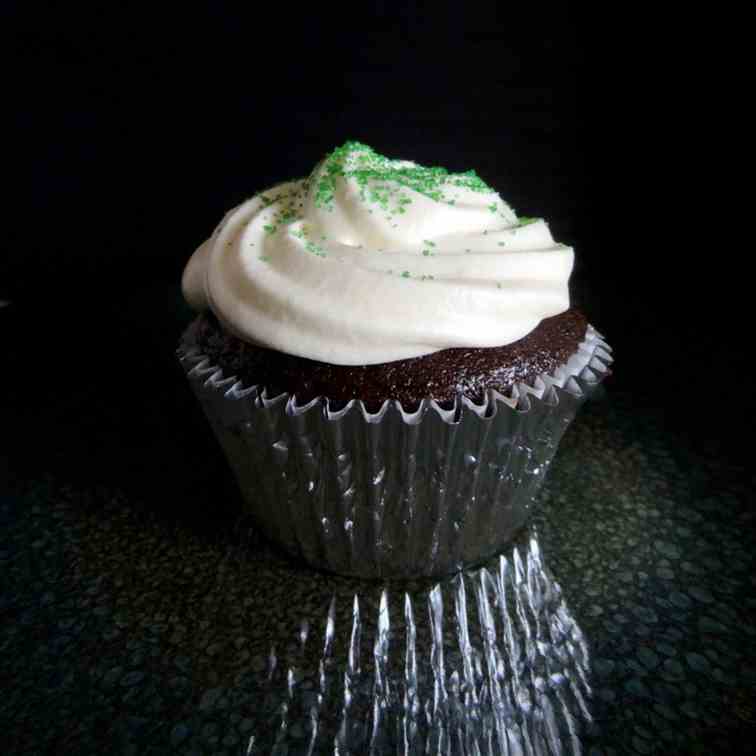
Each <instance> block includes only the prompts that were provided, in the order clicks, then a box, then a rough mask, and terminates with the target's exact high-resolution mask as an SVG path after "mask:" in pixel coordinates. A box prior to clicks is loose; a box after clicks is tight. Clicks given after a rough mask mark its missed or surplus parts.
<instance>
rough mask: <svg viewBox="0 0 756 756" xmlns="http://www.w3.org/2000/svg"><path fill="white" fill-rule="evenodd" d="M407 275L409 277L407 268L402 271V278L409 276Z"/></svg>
mask: <svg viewBox="0 0 756 756" xmlns="http://www.w3.org/2000/svg"><path fill="white" fill-rule="evenodd" d="M409 277H410V274H409V271H408V270H405V271H404V272H403V273H402V278H409Z"/></svg>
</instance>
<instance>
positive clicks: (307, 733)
mask: <svg viewBox="0 0 756 756" xmlns="http://www.w3.org/2000/svg"><path fill="white" fill-rule="evenodd" d="M378 594H379V595H378ZM591 676H592V675H591V659H590V654H589V650H588V646H587V643H586V640H585V637H584V634H583V632H582V630H581V628H580V626H579V625H578V623H577V622H576V620H575V618H574V617H573V615H572V613H571V612H570V609H569V607H568V605H567V603H566V601H565V599H564V596H563V594H562V590H561V587H560V585H559V583H558V582H557V581H556V580H555V579H554V577H553V576H552V575H551V573H550V572H549V571H548V569H547V568H546V567H545V566H544V564H543V561H542V558H541V551H540V547H539V544H538V539H537V534H535V532H534V533H533V534H531V537H530V538H529V541H528V542H525V543H523V544H520V546H518V547H514V548H512V549H510V550H509V551H508V553H507V555H506V556H501V557H499V559H498V560H495V561H494V562H493V563H491V564H488V565H487V566H486V567H483V568H480V569H477V570H475V571H472V572H468V573H464V572H463V573H459V574H458V575H456V576H455V577H454V578H452V579H451V580H447V581H444V582H443V583H436V584H435V585H434V586H432V587H431V588H430V589H429V590H427V591H423V592H422V593H417V592H414V593H413V592H407V591H404V590H393V589H392V588H385V587H378V586H376V588H375V590H373V591H369V590H366V591H365V592H361V593H360V594H358V595H351V594H347V593H346V591H342V593H341V594H340V595H338V596H336V595H334V597H333V598H332V600H331V602H330V604H329V605H328V606H327V607H325V606H324V607H323V612H322V614H321V615H319V616H314V617H308V618H307V619H303V620H302V622H301V624H300V625H299V627H292V628H290V632H289V633H288V634H286V635H285V636H284V637H281V638H279V639H277V642H276V644H275V645H274V646H273V647H272V648H271V650H270V653H269V654H268V663H267V669H265V670H264V671H263V670H262V669H260V670H259V672H257V673H255V674H254V675H253V674H248V675H244V676H243V677H242V679H240V680H239V690H238V691H237V695H238V696H239V698H240V699H246V700H248V701H249V702H250V713H249V717H250V730H249V735H248V740H247V742H246V743H245V744H244V749H245V753H247V754H250V755H251V754H261V755H262V754H274V753H275V754H284V753H286V754H289V755H290V756H294V754H303V755H304V754H308V756H312V755H313V754H342V755H343V756H346V755H347V754H352V755H354V756H358V755H359V756H362V755H363V754H376V755H378V754H384V755H385V756H388V755H389V754H396V755H397V756H398V755H399V754H402V755H403V756H410V755H412V754H417V755H418V756H419V755H420V754H445V755H447V756H473V755H481V754H492V755H493V754H501V755H506V756H579V755H580V754H582V753H584V749H583V746H582V740H583V737H584V736H585V735H586V734H587V733H589V732H591V730H592V729H593V727H594V722H593V715H592V711H591V710H592V705H591V703H592V701H591V699H592V696H593V690H592V685H591Z"/></svg>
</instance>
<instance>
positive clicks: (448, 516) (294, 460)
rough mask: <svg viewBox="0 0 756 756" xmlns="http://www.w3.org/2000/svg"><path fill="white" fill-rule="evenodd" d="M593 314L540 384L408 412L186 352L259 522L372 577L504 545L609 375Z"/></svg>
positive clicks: (335, 566)
mask: <svg viewBox="0 0 756 756" xmlns="http://www.w3.org/2000/svg"><path fill="white" fill-rule="evenodd" d="M610 352H611V350H610V348H609V346H608V345H607V344H606V342H605V341H604V340H603V337H602V336H601V335H600V334H599V333H597V332H596V331H595V330H594V329H593V328H592V327H591V326H588V329H587V331H586V336H585V339H584V341H583V342H582V343H581V344H580V346H579V348H578V350H577V351H576V352H575V353H574V354H573V355H572V356H571V357H570V359H569V360H568V361H567V362H566V363H565V364H564V365H562V366H560V367H559V368H557V370H555V371H554V373H553V374H551V375H542V376H540V377H539V378H537V379H536V380H535V381H534V382H533V385H532V386H528V385H525V384H518V385H516V386H515V387H514V388H513V390H512V391H511V393H510V394H509V395H508V396H504V395H502V394H500V393H498V392H496V391H491V392H489V393H488V394H487V395H486V397H485V399H484V401H483V403H482V404H475V403H473V402H471V401H469V400H468V399H467V398H465V397H460V398H458V399H457V400H456V401H455V402H454V406H453V407H451V408H449V409H446V408H444V407H442V406H440V405H439V404H438V403H437V402H435V401H433V400H426V401H423V402H422V403H421V404H420V406H419V407H418V408H417V409H416V410H415V411H412V412H407V411H405V410H404V408H403V407H402V406H401V404H400V403H399V402H397V401H389V400H387V401H385V402H384V404H383V406H382V407H381V408H380V410H379V411H378V412H376V413H370V412H368V410H367V409H366V407H365V405H364V404H363V403H362V402H361V401H356V400H353V401H350V402H348V403H347V404H346V406H341V405H339V408H338V409H335V408H334V405H333V404H332V402H331V401H330V400H329V399H328V398H325V397H319V398H316V399H313V400H312V401H310V402H308V403H306V404H299V403H298V402H297V398H296V396H293V395H289V394H288V393H283V394H278V395H276V396H271V395H269V394H268V392H267V389H266V388H265V387H264V386H256V385H252V386H245V385H243V384H242V383H241V382H240V381H238V380H237V378H236V377H235V376H224V374H223V371H222V370H221V369H220V368H219V367H218V366H217V365H213V364H211V362H210V360H209V359H208V358H207V357H206V356H205V355H203V354H202V353H201V352H200V350H199V349H198V348H197V345H196V342H195V325H194V324H192V325H191V326H190V327H189V328H188V329H187V331H186V332H185V334H184V336H183V339H182V342H181V345H180V347H179V349H178V357H179V360H180V363H181V365H182V366H183V368H184V370H185V372H186V375H187V377H188V379H189V382H190V384H191V386H192V389H193V390H194V393H195V394H196V396H197V398H198V399H199V401H200V403H201V405H202V408H203V410H204V412H205V415H206V416H207V419H208V421H209V422H210V425H211V426H212V428H213V430H214V432H215V435H216V436H217V438H218V441H219V442H220V444H221V446H222V447H223V450H224V452H225V454H226V457H227V459H228V462H229V464H230V466H231V469H232V470H233V472H234V475H235V476H236V479H237V481H238V483H239V486H240V488H241V492H242V495H243V498H244V501H245V505H246V507H247V509H248V512H249V514H250V515H251V516H252V518H253V520H254V521H255V523H256V524H257V525H258V527H259V528H260V529H261V530H262V532H263V533H264V534H265V535H266V536H267V537H268V538H269V539H270V540H271V541H273V542H275V543H277V544H278V545H280V546H282V547H283V548H284V549H285V550H286V551H288V552H289V553H290V554H292V555H294V556H296V557H300V558H302V559H304V560H305V561H306V562H308V563H309V564H311V565H313V566H314V567H318V568H321V569H325V570H328V571H331V572H336V573H340V574H348V575H357V576H360V577H366V578H391V577H397V578H399V577H402V578H408V577H420V576H438V575H443V574H449V573H451V572H455V571H457V570H459V569H462V568H465V567H470V566H473V565H475V564H478V563H480V562H482V561H484V560H485V559H487V558H489V557H491V556H493V555H494V554H496V553H497V552H499V551H500V550H501V549H502V548H503V547H504V546H505V545H506V544H507V543H508V542H509V541H510V540H511V539H512V537H513V536H514V534H515V533H516V532H517V531H518V530H519V529H520V528H521V527H522V526H523V525H524V524H525V522H526V521H527V519H528V515H529V513H530V511H531V509H532V507H533V504H534V502H535V498H536V495H537V493H538V490H539V488H540V485H541V483H542V482H543V479H544V475H545V474H546V471H547V469H548V467H549V465H550V463H551V460H552V458H553V456H554V453H555V452H556V449H557V446H558V444H559V441H560V439H561V437H562V435H563V433H564V431H565V430H566V429H567V426H568V425H569V423H570V422H571V421H572V419H573V418H574V416H575V413H576V411H577V409H578V407H579V406H580V404H581V403H582V401H583V400H584V399H585V398H586V397H587V396H589V395H590V393H591V392H592V391H593V390H594V389H595V388H596V387H597V386H598V385H599V383H600V382H601V381H602V379H603V378H604V377H606V375H607V374H608V372H609V371H608V368H607V365H608V364H609V363H611V361H612V360H611V355H610Z"/></svg>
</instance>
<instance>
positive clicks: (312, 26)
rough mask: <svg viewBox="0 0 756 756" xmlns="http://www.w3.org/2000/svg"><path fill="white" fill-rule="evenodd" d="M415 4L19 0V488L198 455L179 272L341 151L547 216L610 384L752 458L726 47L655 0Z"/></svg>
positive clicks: (11, 117)
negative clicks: (721, 110) (722, 248)
mask: <svg viewBox="0 0 756 756" xmlns="http://www.w3.org/2000/svg"><path fill="white" fill-rule="evenodd" d="M588 5H591V4H588ZM410 6H411V7H409V8H408V7H405V5H404V4H399V3H383V4H371V5H369V6H365V5H363V4H357V5H355V6H353V7H350V8H348V9H345V10H335V9H332V8H329V7H321V6H317V7H312V6H306V7H307V8H309V9H308V10H303V9H302V8H300V7H299V6H297V5H291V4H290V5H281V7H280V8H276V7H274V6H273V7H271V6H266V8H265V10H264V11H261V10H259V9H258V8H256V7H254V6H251V5H249V4H247V5H245V6H237V5H232V4H205V5H203V6H199V8H194V9H190V7H189V6H188V5H184V6H183V7H181V8H176V9H174V10H170V11H169V10H162V11H161V10H158V8H157V7H154V8H147V7H144V6H143V7H141V8H140V9H139V10H122V9H121V10H114V9H113V8H110V7H108V6H107V4H105V5H103V6H102V7H100V8H94V7H92V8H87V7H85V6H82V5H77V6H76V7H75V8H74V7H71V6H70V5H63V4H60V5H58V4H42V5H36V6H30V5H23V6H22V5H20V4H19V5H17V6H14V5H13V4H10V5H8V6H4V8H5V9H6V10H4V12H3V15H4V18H3V27H4V29H5V32H6V35H7V37H8V41H7V45H6V51H9V52H10V58H9V62H8V64H7V66H6V79H7V84H8V86H7V89H6V91H5V95H4V98H5V105H6V111H7V115H6V120H7V122H9V124H10V127H11V132H12V136H11V138H10V140H8V142H7V143H6V173H5V181H6V187H7V188H9V189H10V194H11V198H10V200H6V202H7V203H8V204H7V209H8V208H9V214H8V217H7V218H6V223H4V224H3V239H2V248H1V250H0V299H4V300H6V301H9V302H10V305H9V306H6V307H3V308H0V335H1V336H2V339H3V343H4V347H5V348H4V354H3V356H2V359H3V361H4V362H5V368H6V369H5V370H4V371H3V373H4V375H3V378H2V379H1V380H2V381H3V383H4V387H3V394H2V402H3V403H4V407H3V413H4V417H5V420H6V422H5V425H4V427H5V429H6V439H5V440H6V442H7V448H8V449H9V450H10V454H9V459H11V462H10V466H11V468H12V470H13V471H15V472H16V473H18V472H19V471H21V474H22V475H30V474H38V473H39V471H40V470H45V469H54V470H63V471H65V474H67V475H75V474H76V471H79V473H80V474H81V475H85V476H90V477H95V478H96V477H97V476H103V477H105V478H106V479H108V480H109V481H111V482H112V481H115V482H117V483H118V484H120V485H129V484H130V483H132V482H133V481H134V480H135V479H137V478H135V476H136V475H137V472H138V471H140V470H141V471H143V472H144V471H147V470H150V465H146V466H145V464H144V454H143V451H144V448H145V444H148V445H150V448H152V449H153V450H154V453H155V454H160V448H161V444H163V445H165V444H169V445H172V444H176V443H180V442H179V441H178V440H177V439H179V438H183V436H184V435H185V434H186V433H188V432H189V431H188V430H187V427H186V420H185V413H186V404H185V400H186V394H185V388H184V387H183V384H182V383H181V382H180V380H179V378H180V376H179V375H178V374H177V373H176V366H175V364H174V358H173V349H174V347H175V344H176V340H177V337H178V335H179V332H180V330H181V328H182V327H183V325H184V324H185V322H186V321H187V319H188V317H189V313H188V312H187V310H186V309H185V308H184V306H183V304H182V302H181V299H180V293H179V281H180V276H181V271H182V269H183V265H184V264H185V262H186V260H187V259H188V257H189V255H190V254H191V252H192V251H193V250H194V249H195V247H196V246H197V245H198V244H199V243H200V242H201V241H202V240H203V239H204V238H206V236H207V235H208V233H209V232H210V230H211V229H212V228H213V226H214V225H215V224H216V223H217V221H218V220H219V218H220V217H221V216H222V214H223V212H224V211H225V210H226V209H228V208H230V207H231V206H233V205H234V204H236V203H238V202H239V201H240V200H241V199H243V198H244V197H247V196H249V195H250V194H252V193H254V192H255V191H257V190H259V189H263V188H265V187H267V186H269V185H271V184H272V183H274V182H277V181H280V180H284V179H287V178H290V177H294V176H301V175H304V174H306V173H307V172H308V171H309V170H310V168H311V167H312V166H313V165H314V164H315V162H316V161H317V160H318V159H319V158H320V157H321V156H322V155H323V154H324V153H326V152H327V151H329V150H330V149H332V148H333V147H334V146H336V145H338V144H341V143H342V142H343V141H344V140H346V139H359V140H361V141H364V142H367V143H368V144H370V145H372V146H374V147H375V148H376V149H378V150H379V151H380V152H383V153H384V154H388V155H390V156H394V157H403V158H410V159H414V160H416V161H418V162H421V163H425V164H435V165H444V166H446V167H448V168H450V169H453V170H466V169H468V168H475V169H476V170H477V172H478V173H479V174H480V175H481V176H482V177H483V178H484V179H485V180H486V181H487V182H488V183H490V184H492V185H494V186H495V187H496V188H497V189H499V191H500V193H501V195H502V196H503V197H504V198H505V199H506V200H507V201H509V202H510V203H511V204H512V205H513V207H514V208H515V209H516V210H517V211H518V212H519V213H522V214H525V215H538V216H543V217H546V218H547V219H549V221H550V223H551V228H552V231H553V234H554V236H555V238H557V239H558V240H560V241H563V242H565V243H568V244H571V245H573V246H574V247H575V249H576V259H577V262H576V268H575V273H574V275H573V280H572V292H573V299H574V300H575V301H576V303H577V304H579V305H580V306H582V307H584V309H585V310H586V312H587V313H588V315H589V317H590V319H591V321H592V322H593V323H594V324H595V325H596V326H597V327H598V328H599V330H601V331H602V332H603V333H604V334H605V335H606V336H607V337H608V339H609V340H610V342H611V344H612V345H613V346H614V347H615V353H616V358H617V361H616V370H615V376H614V377H613V379H612V381H611V382H610V384H609V385H608V390H609V392H610V393H611V392H612V391H616V392H620V393H622V392H624V393H628V394H630V395H632V397H633V400H634V401H635V402H637V407H638V412H639V413H644V412H645V413H654V414H655V415H656V416H661V417H662V418H663V421H664V423H665V424H666V425H667V426H669V427H670V428H671V429H673V430H675V431H676V432H679V433H680V434H681V437H686V438H687V439H688V440H689V441H690V443H692V444H694V445H697V448H700V449H701V450H703V452H704V453H722V454H728V455H737V454H740V453H742V452H743V447H742V445H739V444H735V443H730V440H731V439H732V437H733V436H734V435H735V432H736V431H737V429H738V427H739V426H740V425H741V424H742V422H743V418H744V417H745V416H747V415H748V414H749V413H750V412H751V410H752V407H753V400H752V399H751V398H750V396H749V392H748V391H747V388H748V379H747V373H746V370H745V366H744V358H743V356H742V355H743V352H744V350H743V348H742V344H743V343H744V342H743V336H744V335H745V336H747V329H746V326H745V323H746V320H745V318H744V316H743V315H742V314H741V313H740V312H739V311H738V302H739V301H742V300H740V299H739V297H738V296H737V295H736V292H737V291H738V287H739V286H742V285H743V284H742V278H741V277H740V276H738V275H735V276H733V275H732V273H733V268H732V265H728V264H727V263H724V264H723V263H722V261H721V259H720V257H719V254H718V250H717V249H716V248H713V247H711V246H710V244H709V242H708V241H704V239H705V238H706V233H707V230H708V229H709V228H710V227H711V226H712V225H713V224H716V223H717V222H718V217H717V215H716V213H715V212H714V211H713V210H712V209H711V208H712V205H711V204H710V203H709V201H708V199H707V193H706V192H707V191H708V192H709V193H711V192H712V190H713V189H714V190H715V189H716V187H711V186H708V187H707V186H705V185H704V184H703V183H701V180H700V176H701V166H702V165H703V164H704V163H706V161H707V153H708V149H707V142H706V141H705V140H706V134H707V123H708V121H707V119H708V118H709V115H708V113H710V111H711V110H712V108H711V107H708V108H707V107H702V104H703V103H707V102H708V103H709V105H711V99H708V100H707V99H706V97H707V94H706V87H705V85H704V81H705V74H706V72H707V70H708V68H709V64H710V61H711V58H712V56H713V53H712V52H710V49H711V46H710V44H708V45H706V44H703V42H707V41H708V43H710V42H711V35H710V36H709V37H708V40H707V36H706V33H705V30H703V29H700V28H699V30H698V31H697V32H692V31H691V29H690V27H689V22H690V21H691V19H690V18H686V19H681V18H679V17H677V18H672V19H665V18H662V16H661V15H660V13H661V12H660V11H659V9H654V10H653V11H652V12H650V14H649V12H647V11H648V9H643V11H641V9H640V8H639V7H637V6H635V7H634V10H633V12H630V11H629V10H628V11H627V12H625V11H622V10H617V11H613V12H612V14H609V13H606V12H603V11H602V12H597V11H596V10H595V9H593V8H584V9H582V10H579V9H577V6H578V4H577V3H575V4H568V3H559V4H549V3H546V4H538V5H537V6H532V7H531V6H528V7H525V8H519V9H515V8H514V7H509V6H508V5H507V4H503V3H502V4H498V5H487V4H482V3H472V4H457V3H453V4H452V3H448V4H444V3H428V4H423V3H416V4H410ZM581 7H583V6H581ZM242 8H243V9H244V11H245V12H242V10H241V9H242ZM694 21H698V22H700V24H699V26H701V25H703V26H705V19H703V20H701V19H698V20H696V19H694ZM714 34H715V33H714ZM711 96H712V95H711V90H709V94H708V97H709V98H711ZM691 145H692V146H691ZM156 397H160V398H159V399H156ZM156 403H157V404H159V407H158V406H156ZM733 408H736V409H733ZM8 419H10V422H8ZM12 428H14V429H15V430H14V431H13V432H11V431H10V430H9V429H12ZM104 428H105V429H108V430H107V432H106V431H103V429H104ZM41 430H42V431H43V432H40V431H41ZM108 433H109V434H110V435H108ZM113 433H115V434H117V437H118V439H119V441H118V444H119V448H118V456H119V461H118V462H117V463H116V462H113V451H114V449H113V448H112V446H113V444H112V438H113V435H112V434H113ZM103 434H104V435H103ZM186 443H187V444H188V443H189V442H186ZM208 453H209V452H208ZM174 456H175V455H174ZM168 457H169V458H170V459H173V457H171V455H168ZM174 463H175V465H176V466H177V468H176V469H177V470H178V469H180V466H181V464H182V462H181V459H180V455H179V456H178V457H175V460H174ZM165 464H168V469H170V463H165ZM174 472H175V470H174ZM145 474H151V472H149V473H148V472H145ZM166 475H167V476H168V477H170V476H169V475H168V473H166Z"/></svg>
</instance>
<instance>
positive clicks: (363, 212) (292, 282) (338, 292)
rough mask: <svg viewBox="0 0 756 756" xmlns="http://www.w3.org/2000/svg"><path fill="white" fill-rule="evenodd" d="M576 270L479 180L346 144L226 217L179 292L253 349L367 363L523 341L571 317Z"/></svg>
mask: <svg viewBox="0 0 756 756" xmlns="http://www.w3.org/2000/svg"><path fill="white" fill-rule="evenodd" d="M572 265H573V251H572V249H570V248H569V247H566V246H564V245H562V244H557V243H556V242H554V240H553V238H552V236H551V233H550V232H549V229H548V226H547V225H546V223H545V222H544V221H543V220H532V219H528V220H527V221H525V222H523V221H522V220H521V221H518V219H517V216H516V215H515V213H514V211H513V210H512V208H510V207H509V206H508V205H507V204H506V203H505V202H504V201H503V200H502V199H501V198H500V197H499V196H498V194H496V192H494V191H493V190H491V189H490V188H489V187H487V186H486V185H485V184H483V182H482V181H481V180H480V179H479V178H477V176H475V175H474V174H472V173H467V174H449V173H447V172H446V171H444V170H443V169H428V168H423V167H421V166H417V165H415V164H414V163H410V162H407V161H394V160H388V159H386V158H383V157H382V156H380V155H377V153H375V152H373V151H372V150H370V148H369V147H365V146H364V145H360V144H358V143H347V144H346V145H344V147H342V148H340V149H339V150H336V151H334V153H332V154H331V155H329V156H328V157H327V158H326V159H325V160H324V161H323V162H321V163H320V164H319V165H318V166H317V167H316V168H315V170H314V171H313V173H312V175H311V176H310V177H309V178H308V179H303V180H299V181H292V182H289V183H285V184H281V185H279V186H276V187H274V188H272V189H270V190H268V191H266V192H263V193H262V194H258V195H256V196H255V197H253V198H252V199H250V200H247V201H246V202H244V203H242V204H241V205H239V206H238V207H236V208H235V209H233V210H231V211H230V212H229V213H227V215H226V216H225V218H224V219H223V220H222V222H221V223H220V225H219V226H218V228H217V229H216V231H215V232H214V233H213V235H212V237H211V238H210V239H209V240H208V241H206V242H205V243H204V244H202V245H201V246H200V247H199V248H198V249H197V251H196V252H195V253H194V255H193V256H192V258H191V259H190V260H189V263H188V264H187V266H186V269H185V271H184V277H183V282H182V285H183V291H184V296H185V298H186V300H187V302H188V303H189V304H190V305H191V306H192V307H193V308H195V309H197V310H203V309H206V308H208V307H209V308H211V309H212V310H213V312H214V313H215V314H216V316H217V317H218V318H219V320H220V321H221V322H222V323H223V324H224V325H225V326H226V327H227V328H228V329H230V330H231V331H232V332H234V333H235V334H237V335H238V336H239V337H241V338H242V339H245V340H247V341H249V342H251V343H254V344H258V345H261V346H265V347H269V348H272V349H276V350H278V351H281V352H286V353H288V354H293V355H298V356H301V357H307V358H310V359H313V360H320V361H322V362H329V363H332V364H340V365H363V364H372V363H379V362H390V361H393V360H398V359H404V358H408V357H417V356H420V355H423V354H429V353H431V352H435V351H438V350H440V349H447V348H450V347H492V346H500V345H503V344H509V343H511V342H513V341H517V340H518V339H520V338H522V337H523V336H525V335H527V334H528V333H529V332H530V331H532V330H533V329H534V328H535V327H536V326H537V325H538V323H539V322H540V321H541V320H542V319H543V318H546V317H549V316H552V315H557V314H559V313H560V312H563V311H564V310H566V309H567V308H568V307H569V293H568V287H567V284H568V280H569V276H570V273H571V271H572Z"/></svg>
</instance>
